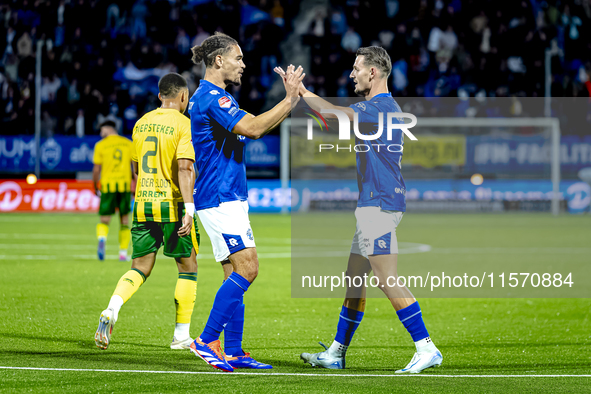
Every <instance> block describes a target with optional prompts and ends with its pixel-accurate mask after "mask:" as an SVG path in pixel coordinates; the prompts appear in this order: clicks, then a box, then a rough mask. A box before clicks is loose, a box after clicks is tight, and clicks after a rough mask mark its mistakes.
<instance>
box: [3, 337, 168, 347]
mask: <svg viewBox="0 0 591 394" xmlns="http://www.w3.org/2000/svg"><path fill="white" fill-rule="evenodd" d="M92 335H93V334H91V338H92ZM0 338H15V339H23V340H27V339H28V340H33V341H45V342H62V343H74V344H77V345H78V347H80V348H81V349H96V344H95V343H94V340H92V339H90V340H79V339H76V338H65V337H52V336H42V335H38V334H35V335H32V334H25V333H0ZM117 345H120V346H138V347H147V348H155V349H163V350H164V349H168V348H169V345H168V344H167V345H152V344H148V343H136V342H129V341H125V342H117Z"/></svg>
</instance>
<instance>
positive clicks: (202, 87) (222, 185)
mask: <svg viewBox="0 0 591 394" xmlns="http://www.w3.org/2000/svg"><path fill="white" fill-rule="evenodd" d="M246 114H247V112H246V111H243V110H241V109H240V108H239V107H238V103H237V102H236V100H235V99H234V97H232V96H231V95H230V94H229V93H228V92H226V91H225V90H224V89H222V88H220V87H218V86H216V85H214V84H212V83H211V82H208V81H206V80H204V79H202V80H201V82H200V84H199V88H197V90H196V91H195V93H194V94H193V97H191V100H189V116H190V117H191V136H192V138H193V147H194V148H195V165H196V166H197V171H198V173H199V174H198V175H197V180H196V182H195V191H194V193H193V199H194V200H195V209H196V210H200V209H206V208H213V207H217V206H219V205H220V203H222V202H228V201H237V200H238V201H245V200H247V199H248V189H247V187H246V167H245V164H244V145H245V141H244V140H245V139H246V137H244V136H241V135H237V134H234V133H232V129H233V128H234V126H235V125H236V123H238V122H239V121H240V119H242V118H243V117H244V115H246Z"/></svg>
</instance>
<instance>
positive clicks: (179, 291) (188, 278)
mask: <svg viewBox="0 0 591 394" xmlns="http://www.w3.org/2000/svg"><path fill="white" fill-rule="evenodd" d="M195 298H197V272H179V279H178V280H177V281H176V289H175V291H174V304H175V306H176V322H177V323H191V315H192V314H193V307H194V306H195Z"/></svg>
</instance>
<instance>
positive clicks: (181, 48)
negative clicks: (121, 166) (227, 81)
mask: <svg viewBox="0 0 591 394" xmlns="http://www.w3.org/2000/svg"><path fill="white" fill-rule="evenodd" d="M292 3H293V4H295V5H293V4H292ZM0 4H2V3H0ZM294 7H297V2H296V1H291V0H255V1H246V0H240V1H232V0H216V1H212V0H118V1H115V0H12V1H8V3H7V4H6V2H5V3H4V4H3V5H0V56H1V57H0V117H1V118H2V119H1V122H2V132H1V133H2V134H4V135H6V134H33V133H34V130H35V124H34V122H35V120H34V119H35V118H34V111H35V93H36V92H35V64H36V49H37V44H38V42H42V43H43V46H42V72H41V75H42V84H41V90H40V92H39V93H40V98H41V130H42V135H43V136H52V135H55V134H65V135H76V136H79V137H82V136H84V135H93V134H97V132H98V130H97V125H98V124H99V123H100V122H102V121H104V120H107V119H109V120H113V121H114V122H115V123H116V124H117V126H118V128H119V131H120V132H122V133H124V134H130V133H131V130H132V128H133V125H134V123H135V122H136V121H137V119H138V118H139V117H140V116H141V115H143V114H144V113H146V112H148V111H150V110H152V109H155V108H157V107H158V106H159V104H160V102H159V100H158V96H157V94H158V90H157V82H158V79H159V77H160V76H162V75H164V74H166V73H168V72H178V73H181V74H182V75H183V76H185V77H186V78H187V80H188V81H189V85H190V91H191V92H193V91H194V90H195V89H196V86H197V85H198V81H199V79H200V78H201V77H202V76H203V74H204V71H205V70H204V68H203V67H202V66H195V65H193V63H192V62H191V47H193V46H195V45H199V44H200V43H201V42H203V40H205V39H206V38H207V37H209V35H210V33H212V32H214V31H223V32H225V33H226V34H229V35H230V36H232V37H236V38H237V39H238V40H239V41H240V42H241V43H242V48H243V50H244V51H245V52H246V53H247V56H245V63H246V65H247V67H248V69H249V70H248V71H249V72H248V76H247V77H246V78H245V79H244V80H243V84H242V86H241V87H240V88H238V89H232V90H231V93H232V94H234V95H235V96H236V97H237V98H238V99H239V100H241V102H242V103H245V109H247V110H249V111H253V112H256V111H258V110H259V109H260V107H261V106H262V105H263V103H264V97H265V93H266V91H267V90H268V89H269V88H270V85H271V81H272V73H273V71H272V70H273V67H274V66H275V65H276V64H278V62H279V61H280V60H281V51H280V50H279V43H280V42H281V41H282V40H283V37H284V36H285V34H286V33H287V32H289V30H290V29H291V26H290V24H289V23H290V18H289V17H286V14H288V13H290V12H294V11H293V10H294Z"/></svg>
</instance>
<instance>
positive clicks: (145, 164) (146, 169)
mask: <svg viewBox="0 0 591 394" xmlns="http://www.w3.org/2000/svg"><path fill="white" fill-rule="evenodd" d="M145 142H153V143H154V150H149V151H147V152H146V153H145V154H144V157H143V158H142V171H143V172H145V173H146V174H157V173H158V169H157V168H152V167H150V166H149V165H148V158H149V157H151V156H156V152H157V151H158V138H156V137H153V136H151V137H147V138H146V141H145Z"/></svg>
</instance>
